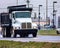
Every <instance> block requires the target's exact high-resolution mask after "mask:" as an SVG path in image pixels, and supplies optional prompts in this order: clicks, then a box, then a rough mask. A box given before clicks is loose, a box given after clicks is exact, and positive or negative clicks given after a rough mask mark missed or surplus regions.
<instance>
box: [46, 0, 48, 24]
mask: <svg viewBox="0 0 60 48" xmlns="http://www.w3.org/2000/svg"><path fill="white" fill-rule="evenodd" d="M47 17H48V0H46V24H47Z"/></svg>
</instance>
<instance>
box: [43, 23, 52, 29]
mask: <svg viewBox="0 0 60 48" xmlns="http://www.w3.org/2000/svg"><path fill="white" fill-rule="evenodd" d="M44 27H45V28H46V29H52V28H53V26H52V25H49V24H47V25H44Z"/></svg>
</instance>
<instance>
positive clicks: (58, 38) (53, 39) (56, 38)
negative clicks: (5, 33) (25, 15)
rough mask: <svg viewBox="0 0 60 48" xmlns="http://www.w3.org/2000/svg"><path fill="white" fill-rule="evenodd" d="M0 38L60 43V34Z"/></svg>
mask: <svg viewBox="0 0 60 48" xmlns="http://www.w3.org/2000/svg"><path fill="white" fill-rule="evenodd" d="M0 40H9V41H20V42H30V41H31V42H33V41H34V42H56V43H60V36H46V35H45V36H43V35H37V37H32V36H30V37H28V38H3V37H0Z"/></svg>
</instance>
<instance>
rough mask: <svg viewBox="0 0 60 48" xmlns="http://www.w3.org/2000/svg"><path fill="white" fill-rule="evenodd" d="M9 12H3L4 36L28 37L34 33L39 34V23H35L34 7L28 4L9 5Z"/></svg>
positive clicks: (34, 35)
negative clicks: (29, 6)
mask: <svg viewBox="0 0 60 48" xmlns="http://www.w3.org/2000/svg"><path fill="white" fill-rule="evenodd" d="M7 9H8V13H7V14H6V13H5V14H2V13H1V27H2V32H3V33H2V34H3V37H17V35H20V37H28V36H29V34H32V35H33V37H36V36H37V31H38V30H37V25H36V24H33V22H32V19H31V16H32V8H27V7H26V5H18V6H8V7H7Z"/></svg>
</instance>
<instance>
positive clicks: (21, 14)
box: [14, 12, 31, 18]
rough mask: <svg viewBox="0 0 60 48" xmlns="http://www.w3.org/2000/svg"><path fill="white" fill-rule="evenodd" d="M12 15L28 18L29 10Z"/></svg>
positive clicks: (29, 15)
mask: <svg viewBox="0 0 60 48" xmlns="http://www.w3.org/2000/svg"><path fill="white" fill-rule="evenodd" d="M14 16H15V18H30V17H31V12H16V13H15V14H14Z"/></svg>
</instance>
